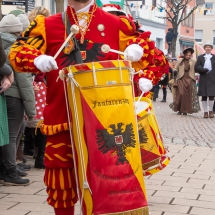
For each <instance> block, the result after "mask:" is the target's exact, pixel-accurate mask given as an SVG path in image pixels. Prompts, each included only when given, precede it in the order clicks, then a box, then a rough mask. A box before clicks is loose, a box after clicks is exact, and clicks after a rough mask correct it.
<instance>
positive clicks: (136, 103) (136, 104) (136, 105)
mask: <svg viewBox="0 0 215 215" xmlns="http://www.w3.org/2000/svg"><path fill="white" fill-rule="evenodd" d="M143 95H144V91H142V93H141V95H140V97H139V99H138V100H137V102H135V107H136V108H137V107H138V104H139V102H140V100H141V99H142V97H143Z"/></svg>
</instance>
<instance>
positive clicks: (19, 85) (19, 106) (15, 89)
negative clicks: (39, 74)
mask: <svg viewBox="0 0 215 215" xmlns="http://www.w3.org/2000/svg"><path fill="white" fill-rule="evenodd" d="M22 31H23V25H22V23H21V22H20V21H19V19H18V18H17V17H15V16H14V15H12V14H9V15H7V16H4V17H3V19H2V20H1V22H0V32H1V38H2V44H3V48H4V51H5V54H6V56H8V53H9V51H10V48H11V46H12V45H13V43H14V42H15V41H16V39H17V37H18V36H20V34H21V32H22ZM6 63H7V64H8V65H10V62H9V60H7V61H6ZM5 96H6V102H7V114H8V126H9V144H7V145H4V146H3V147H2V152H3V160H4V164H5V175H4V183H3V184H4V185H6V186H10V185H16V186H17V185H24V186H25V185H28V184H29V182H30V181H29V180H28V179H23V178H21V177H20V176H26V175H27V173H26V172H25V171H24V169H23V168H22V167H21V166H19V165H17V164H16V152H17V142H18V138H19V132H20V128H21V125H22V123H23V119H24V112H25V114H26V115H27V117H28V119H29V120H33V117H34V116H35V95H34V92H33V87H32V75H31V74H30V73H17V72H16V71H14V82H13V84H12V85H11V87H10V88H9V89H7V90H6V91H5Z"/></svg>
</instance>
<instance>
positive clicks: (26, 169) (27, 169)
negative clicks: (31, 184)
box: [17, 162, 31, 171]
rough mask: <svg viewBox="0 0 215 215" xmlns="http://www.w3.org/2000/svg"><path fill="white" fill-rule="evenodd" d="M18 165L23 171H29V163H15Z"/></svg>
mask: <svg viewBox="0 0 215 215" xmlns="http://www.w3.org/2000/svg"><path fill="white" fill-rule="evenodd" d="M17 165H18V166H19V167H21V168H23V169H24V170H25V171H29V170H30V169H31V165H30V164H29V165H28V164H24V163H23V162H21V163H18V164H17Z"/></svg>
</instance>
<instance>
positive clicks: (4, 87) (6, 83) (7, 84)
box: [0, 76, 11, 93]
mask: <svg viewBox="0 0 215 215" xmlns="http://www.w3.org/2000/svg"><path fill="white" fill-rule="evenodd" d="M10 86H11V83H10V80H9V79H8V77H7V76H4V78H3V79H2V81H1V86H0V89H1V90H0V93H2V92H4V91H5V90H7V89H8V88H9V87H10Z"/></svg>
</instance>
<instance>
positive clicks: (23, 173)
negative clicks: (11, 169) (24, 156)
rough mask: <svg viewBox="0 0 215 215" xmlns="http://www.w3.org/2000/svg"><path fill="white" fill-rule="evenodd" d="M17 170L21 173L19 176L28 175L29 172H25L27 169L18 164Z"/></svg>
mask: <svg viewBox="0 0 215 215" xmlns="http://www.w3.org/2000/svg"><path fill="white" fill-rule="evenodd" d="M16 171H17V174H18V175H19V176H22V177H23V176H26V175H28V173H27V172H25V170H24V169H23V168H22V167H20V166H18V165H16Z"/></svg>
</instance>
